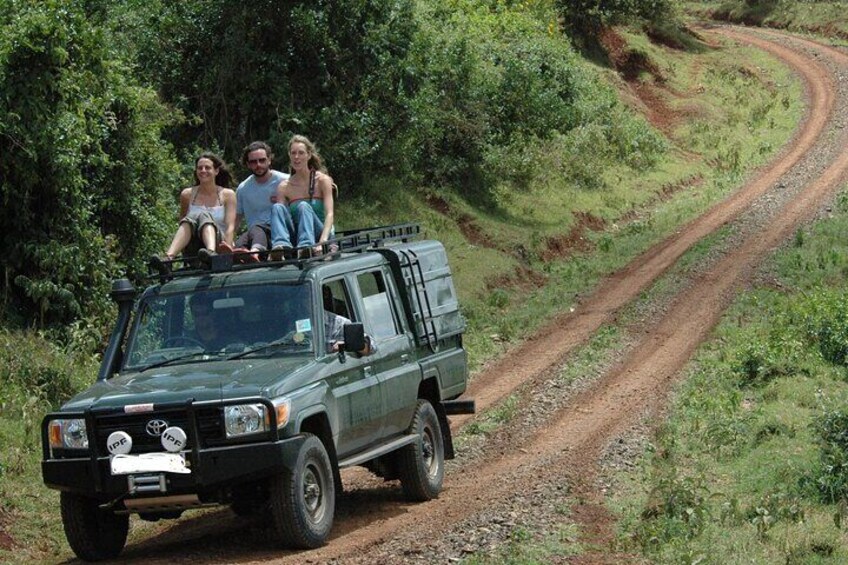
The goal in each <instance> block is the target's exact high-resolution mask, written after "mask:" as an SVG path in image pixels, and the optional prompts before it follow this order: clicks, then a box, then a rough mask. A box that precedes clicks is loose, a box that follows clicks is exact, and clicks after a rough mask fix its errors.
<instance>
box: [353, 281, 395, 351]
mask: <svg viewBox="0 0 848 565" xmlns="http://www.w3.org/2000/svg"><path fill="white" fill-rule="evenodd" d="M356 280H357V282H358V283H359V291H360V292H361V293H362V302H363V304H364V305H365V328H366V330H367V331H368V333H370V334H371V335H372V336H373V337H375V338H377V339H380V338H387V337H392V336H396V335H398V333H400V332H399V330H398V323H397V318H396V317H395V312H394V309H393V308H392V304H391V300H390V299H389V294H388V292H387V291H386V281H385V280H384V279H383V273H382V272H380V271H371V272H369V273H363V274H361V275H359V276H357V278H356Z"/></svg>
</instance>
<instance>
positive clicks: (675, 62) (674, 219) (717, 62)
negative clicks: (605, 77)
mask: <svg viewBox="0 0 848 565" xmlns="http://www.w3.org/2000/svg"><path fill="white" fill-rule="evenodd" d="M628 41H629V43H630V44H631V45H634V46H635V45H641V46H642V48H644V49H646V50H647V51H648V52H649V53H650V57H651V59H652V60H653V61H654V62H655V63H656V65H657V67H658V68H664V69H668V70H669V73H668V74H669V82H668V88H669V89H670V90H673V91H675V92H678V93H679V92H686V93H692V97H691V98H688V99H687V100H685V101H683V100H678V104H680V105H681V106H682V107H686V108H688V112H687V114H686V116H687V117H685V118H682V119H681V120H680V121H678V122H676V124H675V125H674V126H673V127H672V128H671V133H670V137H671V139H673V140H674V143H675V145H676V146H677V147H679V148H681V149H683V148H685V149H686V155H687V156H688V158H689V159H690V160H691V161H690V162H687V161H686V160H684V159H681V161H679V162H678V163H679V164H680V166H684V167H689V168H691V169H696V170H697V167H698V166H700V165H701V163H704V162H712V163H713V164H714V165H716V164H718V166H715V167H712V168H709V167H706V166H705V167H704V169H705V170H706V171H707V172H706V173H704V177H703V179H702V181H701V182H700V184H699V185H698V186H697V187H696V188H695V189H692V188H689V189H687V190H684V191H681V192H680V193H677V194H675V195H673V196H672V197H671V198H670V199H669V200H668V201H666V202H662V203H659V204H657V205H656V206H653V207H651V209H650V210H649V211H646V213H645V215H644V217H641V218H640V219H637V220H635V222H634V224H633V225H632V227H630V226H628V227H625V228H624V229H622V230H620V232H625V233H620V232H619V233H617V234H616V235H615V236H612V235H611V234H610V233H609V232H608V231H607V232H604V233H601V234H597V235H598V240H597V243H598V244H597V246H596V248H595V250H594V251H593V252H592V253H589V254H587V255H586V256H582V257H579V258H577V263H576V264H574V268H575V269H584V268H585V266H584V265H581V264H580V262H581V261H583V260H587V261H589V262H590V263H592V264H596V263H594V262H596V261H598V260H600V258H599V256H600V255H603V254H604V249H605V248H606V247H607V244H606V242H607V241H608V239H607V238H610V237H613V240H612V241H613V245H614V246H615V249H618V250H622V249H628V248H629V247H628V244H627V243H626V242H627V241H629V240H630V239H631V238H634V239H635V238H636V237H637V236H636V234H634V233H626V232H628V231H630V230H633V231H638V230H641V229H645V228H647V229H648V230H649V231H650V232H651V233H652V234H656V232H655V231H654V230H656V229H657V228H658V227H660V226H664V225H677V224H679V223H680V222H681V221H683V220H684V218H688V217H691V216H692V214H694V213H697V212H699V211H703V210H704V207H705V205H706V204H707V203H708V202H715V201H716V199H717V198H719V197H720V195H722V194H726V193H727V190H728V188H730V187H731V186H736V185H737V184H738V182H739V180H740V179H741V178H742V176H743V174H744V171H746V170H750V168H751V167H752V166H753V165H754V164H755V163H757V162H760V161H761V160H762V159H765V158H767V157H769V156H771V155H773V151H774V149H775V148H776V147H777V146H778V145H779V144H780V143H781V141H785V140H786V139H787V137H785V136H786V135H787V134H788V132H789V131H790V129H791V127H790V125H791V124H792V123H793V120H795V119H797V118H798V116H799V104H800V102H798V100H799V99H798V96H799V91H798V89H797V85H796V84H795V83H794V82H793V81H792V79H790V78H789V77H788V76H787V71H786V69H784V68H781V67H780V66H779V65H776V64H775V63H774V62H773V61H770V60H768V59H767V58H765V57H764V56H763V55H762V54H758V53H756V52H754V51H750V50H747V49H745V50H744V54H742V53H739V52H736V53H734V52H732V49H731V48H729V47H727V46H726V47H724V48H723V49H722V50H721V51H717V52H707V53H703V54H699V55H681V54H680V53H675V52H669V51H668V50H666V49H664V48H657V47H650V46H647V45H646V44H645V43H644V40H643V39H642V38H639V37H632V36H628ZM739 57H744V58H739ZM741 60H745V61H748V64H747V68H749V69H757V70H758V74H757V76H758V77H759V78H758V80H757V81H754V83H746V84H744V85H743V84H741V83H740V82H739V81H740V80H742V79H741V77H739V76H737V72H738V71H739V69H738V68H737V67H736V65H730V66H728V63H727V61H741ZM704 73H706V75H704ZM759 81H762V82H759ZM768 82H771V85H772V86H771V87H772V88H774V87H775V85H786V84H787V83H790V84H792V90H791V94H789V96H788V97H787V98H786V100H787V101H788V104H782V103H781V104H778V105H773V106H769V105H768V104H764V103H763V100H764V99H762V100H760V101H759V102H757V101H752V100H746V95H745V94H744V92H745V91H746V90H747V91H748V92H749V93H750V92H759V93H764V92H765V91H764V90H763V89H762V86H763V84H765V83H768ZM757 83H759V86H760V88H757ZM705 85H709V88H706V86H705ZM748 89H750V90H748ZM780 92H782V93H789V92H790V91H788V90H786V89H785V88H783V87H781V90H780ZM754 98H755V99H757V98H758V97H757V96H755V97H754ZM764 123H768V124H770V126H771V127H766V128H763V127H762V125H763V124H764ZM739 125H741V126H743V127H741V128H740V129H737V128H736V126H739ZM745 130H747V131H748V134H747V135H749V136H750V137H747V136H746V133H745ZM729 131H735V132H736V134H735V135H734V134H732V133H731V134H729V133H728V132H729ZM767 132H772V134H776V136H775V137H771V138H769V136H768V135H766V133H767ZM777 135H783V136H784V137H783V138H782V140H781V139H780V138H779V137H777ZM746 140H749V141H750V143H751V144H753V145H754V150H753V151H751V150H750V149H751V148H750V147H749V152H748V153H745V154H740V148H741V147H743V146H745V145H744V144H745V142H746ZM757 144H760V145H757ZM772 144H776V145H772ZM711 160H712V161H711ZM727 163H737V164H736V165H734V166H731V167H729V168H728V167H727ZM637 227H638V229H637ZM660 231H664V230H663V229H662V228H660ZM729 235H730V234H729V232H728V230H727V229H722V230H719V232H717V233H716V234H714V235H712V236H710V237H708V238H705V239H704V240H703V241H701V242H700V243H699V244H698V245H696V246H695V247H694V248H693V249H692V250H690V252H689V253H687V254H686V255H685V256H684V257H683V258H682V260H681V261H680V262H679V263H678V265H676V266H675V267H674V269H672V270H671V271H670V272H669V273H668V274H667V275H666V276H664V277H663V278H662V279H661V280H659V281H657V283H656V284H654V285H653V287H652V288H651V289H650V290H649V291H647V292H646V293H644V295H643V297H642V298H641V299H640V300H639V301H637V303H635V304H633V305H631V306H629V307H628V308H627V309H626V311H625V312H623V313H622V315H620V316H619V317H618V325H616V326H608V327H604V328H601V329H600V330H599V331H598V332H597V334H596V336H595V337H594V338H593V340H592V341H591V342H590V343H589V344H587V345H586V346H585V347H584V348H582V349H581V350H580V351H578V352H576V353H575V354H574V355H573V357H572V359H571V360H570V362H569V364H568V366H567V367H566V368H565V369H564V370H563V372H562V373H561V374H560V375H559V378H560V379H561V380H562V381H564V382H569V381H571V380H573V379H575V378H577V377H579V376H581V375H586V374H595V373H597V372H598V371H600V370H602V369H603V368H604V365H605V363H606V362H607V360H608V359H610V358H612V357H614V356H613V352H615V351H616V350H620V349H621V348H622V347H624V346H625V345H626V343H627V341H628V340H629V333H628V328H631V327H634V328H635V326H634V324H635V323H637V321H638V320H639V318H640V317H642V316H644V315H645V314H644V308H645V307H646V305H648V304H651V303H656V302H658V301H659V302H662V301H663V299H664V297H668V296H672V295H673V294H674V292H675V288H676V287H677V286H678V285H680V284H684V281H685V278H686V275H685V273H686V270H687V266H689V265H692V264H695V263H698V262H701V261H703V260H704V258H705V257H706V256H708V255H709V254H710V252H711V250H712V249H714V248H716V247H718V246H722V245H725V244H726V243H727V240H728V236H729ZM635 329H636V331H638V328H635ZM512 415H514V410H513V408H512V402H511V400H510V399H508V400H507V401H505V402H504V403H503V404H502V405H501V406H500V407H498V408H496V409H494V410H492V412H491V414H490V415H489V417H488V419H486V420H484V423H482V424H480V425H477V426H475V427H474V428H471V429H470V430H469V432H471V433H486V432H487V431H489V430H492V429H494V428H496V427H497V426H499V425H502V424H503V423H505V422H508V420H509V418H510V417H511V416H512ZM620 480H624V479H623V478H621V479H620ZM631 480H632V479H631ZM643 488H644V487H643ZM647 488H650V487H647ZM636 490H637V491H638V489H636ZM639 502H641V499H640V500H639V501H637V502H632V501H631V504H632V505H635V506H637V510H634V512H638V503H639ZM623 504H624V503H623V502H619V505H618V507H617V509H618V510H620V509H621V508H622V505H623ZM567 513H568V511H567V509H564V510H563V515H564V517H563V520H562V523H560V524H552V525H551V526H550V528H549V529H548V530H547V531H544V532H531V533H529V534H528V533H527V532H518V534H517V535H516V537H515V541H514V542H512V543H510V544H509V545H508V546H507V547H505V548H503V549H502V550H501V551H499V552H498V553H497V554H495V555H488V556H479V557H475V558H474V559H472V560H471V562H475V563H476V562H479V563H490V562H491V563H502V562H512V563H534V562H540V563H541V562H546V561H548V560H549V559H551V558H552V557H553V556H563V555H569V554H573V553H575V552H578V553H579V552H580V546H579V535H577V534H576V533H575V530H574V527H573V524H571V523H570V522H569V520H568V518H567ZM630 526H631V524H629V523H627V524H626V525H625V526H624V528H625V529H626V530H627V531H630V530H629V528H630ZM623 537H626V536H624V535H623ZM528 538H529V539H530V540H532V541H527V539H528ZM670 539H673V536H670ZM666 541H667V540H664V541H663V544H665V543H666ZM648 545H650V544H648ZM705 547H707V545H705ZM622 549H623V551H625V552H629V553H631V554H632V553H633V552H634V546H633V544H632V541H629V540H628V541H627V542H626V543H625V542H622ZM637 549H641V548H637ZM649 557H652V556H651V555H649ZM676 557H677V556H675V558H676ZM681 561H682V562H686V559H685V558H681ZM659 562H669V561H668V559H667V556H665V555H663V556H661V557H659ZM671 562H676V561H675V560H674V559H671ZM715 562H733V559H732V558H730V559H725V560H721V559H719V560H716V561H715Z"/></svg>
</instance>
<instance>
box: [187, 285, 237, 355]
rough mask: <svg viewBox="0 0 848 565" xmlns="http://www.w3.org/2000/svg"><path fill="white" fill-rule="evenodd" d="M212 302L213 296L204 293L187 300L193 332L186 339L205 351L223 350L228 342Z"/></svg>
mask: <svg viewBox="0 0 848 565" xmlns="http://www.w3.org/2000/svg"><path fill="white" fill-rule="evenodd" d="M214 302H215V297H214V295H211V294H209V293H205V292H201V293H198V294H195V295H194V296H192V297H191V298H190V299H189V309H190V310H191V318H192V320H193V321H194V331H193V332H192V333H190V334H189V335H188V337H189V338H190V340H192V341H196V342H197V344H198V345H202V346H203V347H204V349H206V350H207V351H217V350H219V349H223V348H224V346H226V345H227V342H228V340H227V336H226V335H225V332H224V328H223V327H222V326H223V324H222V322H221V320H220V319H219V317H218V316H216V313H215V308H214Z"/></svg>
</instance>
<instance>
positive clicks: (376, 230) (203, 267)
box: [148, 223, 421, 283]
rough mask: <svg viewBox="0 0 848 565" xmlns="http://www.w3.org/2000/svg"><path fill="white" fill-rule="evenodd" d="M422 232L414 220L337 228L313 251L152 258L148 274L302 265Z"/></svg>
mask: <svg viewBox="0 0 848 565" xmlns="http://www.w3.org/2000/svg"><path fill="white" fill-rule="evenodd" d="M420 234H421V226H420V225H419V224H415V223H407V224H393V225H388V226H379V227H371V228H361V229H354V230H346V231H340V232H337V233H336V237H335V239H332V240H328V241H325V242H323V243H321V244H319V245H316V246H315V247H319V246H320V247H321V252H320V253H314V252H313V248H312V247H298V248H295V249H293V250H292V254H293V255H294V257H291V258H284V259H282V260H279V261H272V260H270V254H271V252H270V251H253V252H234V253H220V254H215V255H212V256H209V257H208V261H207V262H204V261H203V260H201V258H200V257H198V256H183V257H177V258H174V259H169V260H166V259H162V260H161V261H160V262H159V264H160V265H161V266H162V267H161V268H157V267H156V266H154V264H153V263H152V262H151V263H150V264H149V265H148V275H149V278H153V279H155V278H158V279H159V280H160V282H163V283H164V282H166V281H168V280H170V279H172V278H176V277H191V276H197V275H204V274H208V273H209V272H210V271H211V272H227V271H244V270H249V269H257V268H262V267H280V266H284V265H295V266H297V267H298V268H300V269H303V268H304V267H306V266H307V265H309V264H310V263H314V262H317V261H331V260H335V259H338V258H340V257H341V256H342V253H362V252H364V251H369V250H372V249H375V248H379V247H382V246H383V245H385V244H386V243H389V242H393V241H399V242H407V241H409V240H411V239H414V238H416V237H418V236H419V235H420ZM247 255H254V256H256V257H258V258H259V261H256V260H255V259H254V260H253V261H251V262H242V260H243V259H244V258H245V256H247Z"/></svg>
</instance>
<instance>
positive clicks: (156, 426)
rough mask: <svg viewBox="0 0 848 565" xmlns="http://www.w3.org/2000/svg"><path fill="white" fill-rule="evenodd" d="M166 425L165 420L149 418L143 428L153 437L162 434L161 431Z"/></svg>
mask: <svg viewBox="0 0 848 565" xmlns="http://www.w3.org/2000/svg"><path fill="white" fill-rule="evenodd" d="M167 427H168V422H166V421H165V420H150V421H149V422H147V426H145V428H144V429H145V430H146V431H147V435H149V436H153V437H159V436H161V435H162V432H164V431H165V429H166V428H167Z"/></svg>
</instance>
